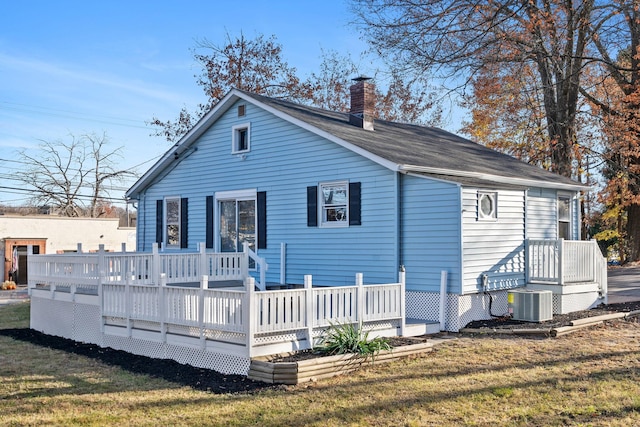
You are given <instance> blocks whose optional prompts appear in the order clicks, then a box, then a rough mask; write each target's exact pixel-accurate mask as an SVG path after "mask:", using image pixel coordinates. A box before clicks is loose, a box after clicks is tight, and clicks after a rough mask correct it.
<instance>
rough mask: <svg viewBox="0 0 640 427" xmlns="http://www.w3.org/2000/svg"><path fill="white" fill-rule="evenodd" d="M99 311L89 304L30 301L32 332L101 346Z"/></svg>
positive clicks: (45, 300) (32, 298)
mask: <svg viewBox="0 0 640 427" xmlns="http://www.w3.org/2000/svg"><path fill="white" fill-rule="evenodd" d="M100 320H101V318H100V308H99V307H98V306H95V305H90V304H79V303H75V302H69V301H57V300H51V299H48V298H38V297H36V296H32V297H31V329H34V330H36V331H40V332H42V333H44V334H47V335H53V336H56V337H63V338H68V339H71V340H74V341H78V342H83V343H90V344H97V345H99V346H103V342H102V332H101V331H100Z"/></svg>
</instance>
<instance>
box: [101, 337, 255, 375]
mask: <svg viewBox="0 0 640 427" xmlns="http://www.w3.org/2000/svg"><path fill="white" fill-rule="evenodd" d="M104 341H105V346H106V347H110V348H113V349H116V350H122V351H126V352H127V353H132V354H137V355H140V356H147V357H151V358H153V359H171V360H175V361H176V362H178V363H182V364H185V365H191V366H195V367H197V368H204V369H212V370H214V371H218V372H221V373H223V374H238V375H247V373H248V372H249V364H250V363H251V360H250V359H249V358H248V357H242V356H237V355H232V354H228V353H217V352H214V351H211V350H210V349H207V350H205V349H202V348H195V347H191V346H183V345H175V344H169V343H162V342H156V341H149V340H143V339H139V338H133V337H122V336H117V335H105V336H104Z"/></svg>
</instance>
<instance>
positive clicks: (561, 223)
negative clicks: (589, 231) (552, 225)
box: [558, 196, 571, 240]
mask: <svg viewBox="0 0 640 427" xmlns="http://www.w3.org/2000/svg"><path fill="white" fill-rule="evenodd" d="M558 238H560V239H566V240H568V239H571V197H569V196H558Z"/></svg>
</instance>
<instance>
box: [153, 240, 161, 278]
mask: <svg viewBox="0 0 640 427" xmlns="http://www.w3.org/2000/svg"><path fill="white" fill-rule="evenodd" d="M151 252H152V254H151V255H152V257H153V258H152V259H153V265H152V266H151V268H152V270H151V274H152V276H153V278H152V280H153V283H154V284H156V285H157V284H158V283H160V273H161V272H162V269H161V268H160V253H159V252H158V243H156V242H154V243H153V244H152V245H151Z"/></svg>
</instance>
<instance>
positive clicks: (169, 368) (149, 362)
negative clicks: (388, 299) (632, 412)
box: [0, 301, 640, 394]
mask: <svg viewBox="0 0 640 427" xmlns="http://www.w3.org/2000/svg"><path fill="white" fill-rule="evenodd" d="M635 310H640V301H634V302H628V303H620V304H610V305H607V306H599V307H597V308H594V309H591V310H584V311H578V312H575V313H570V314H565V315H556V316H554V317H553V319H552V320H549V321H546V322H541V323H531V322H521V321H516V320H513V319H511V318H508V317H495V318H493V319H490V320H478V321H474V322H471V323H469V324H468V325H467V326H466V327H467V328H540V329H545V328H554V327H559V326H567V325H569V323H570V322H571V321H572V320H576V319H581V318H585V317H592V316H599V315H601V314H607V313H616V312H630V311H635ZM0 335H4V336H7V337H11V338H14V339H16V340H20V341H25V342H29V343H31V344H34V345H38V346H42V347H47V348H52V349H56V350H62V351H66V352H69V353H73V354H78V355H82V356H86V357H89V358H92V359H95V360H99V361H101V362H103V363H106V364H108V365H112V366H117V367H119V368H121V369H125V370H127V371H129V372H132V373H135V374H144V375H150V376H153V377H156V378H162V379H164V380H167V381H170V382H173V383H176V384H179V385H184V386H188V387H191V388H193V389H196V390H201V391H206V392H210V393H214V394H225V393H247V394H251V393H256V392H258V391H260V390H266V389H279V388H281V387H282V386H279V385H273V384H267V383H263V382H259V381H253V380H250V379H248V378H247V377H245V376H243V375H225V374H221V373H219V372H216V371H213V370H209V369H203V368H196V367H193V366H189V365H183V364H180V363H178V362H176V361H173V360H168V359H152V358H149V357H145V356H138V355H134V354H131V353H127V352H125V351H121V350H114V349H111V348H103V347H99V346H97V345H95V344H83V343H79V342H76V341H72V340H69V339H66V338H60V337H55V336H51V335H46V334H43V333H41V332H38V331H34V330H32V329H26V328H25V329H0ZM428 338H429V337H428V336H423V337H416V338H390V339H389V340H390V341H389V343H390V345H391V346H392V347H398V346H401V345H408V344H415V343H417V342H424V341H426V340H427V339H428ZM314 357H319V355H318V354H317V353H314V352H313V351H305V352H298V353H295V354H291V355H287V356H281V357H274V358H273V359H272V360H273V361H297V360H303V359H309V358H314Z"/></svg>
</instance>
